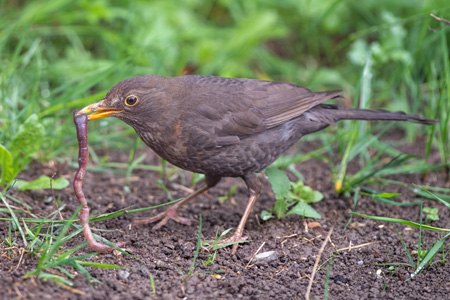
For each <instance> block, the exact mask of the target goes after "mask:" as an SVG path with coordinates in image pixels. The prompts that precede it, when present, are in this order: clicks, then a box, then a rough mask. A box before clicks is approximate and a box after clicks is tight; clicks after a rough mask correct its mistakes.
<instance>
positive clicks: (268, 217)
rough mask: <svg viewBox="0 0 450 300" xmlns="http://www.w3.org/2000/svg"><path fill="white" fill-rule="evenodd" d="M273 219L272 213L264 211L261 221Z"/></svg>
mask: <svg viewBox="0 0 450 300" xmlns="http://www.w3.org/2000/svg"><path fill="white" fill-rule="evenodd" d="M272 218H273V215H272V214H271V213H270V212H268V211H267V210H263V211H262V212H261V219H262V220H263V221H267V220H269V219H272Z"/></svg>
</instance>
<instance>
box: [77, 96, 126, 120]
mask: <svg viewBox="0 0 450 300" xmlns="http://www.w3.org/2000/svg"><path fill="white" fill-rule="evenodd" d="M103 105H104V100H101V101H99V102H96V103H92V104H90V105H88V106H86V107H85V108H83V109H82V110H80V111H78V112H77V115H81V114H88V113H92V114H90V115H88V116H87V118H88V121H91V120H95V119H100V118H106V117H110V116H111V115H113V114H117V113H121V112H123V110H116V109H114V108H106V107H103Z"/></svg>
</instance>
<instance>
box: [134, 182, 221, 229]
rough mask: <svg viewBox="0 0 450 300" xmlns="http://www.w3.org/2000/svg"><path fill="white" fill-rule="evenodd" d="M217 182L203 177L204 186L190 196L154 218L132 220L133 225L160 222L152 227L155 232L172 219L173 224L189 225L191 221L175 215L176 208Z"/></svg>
mask: <svg viewBox="0 0 450 300" xmlns="http://www.w3.org/2000/svg"><path fill="white" fill-rule="evenodd" d="M219 181H220V177H217V176H208V175H206V177H205V184H204V185H203V186H202V187H201V188H199V189H198V190H196V191H194V192H193V193H192V194H190V195H189V196H187V197H186V198H185V199H183V200H181V201H180V202H177V203H175V204H174V205H172V206H170V207H169V208H167V209H166V210H165V211H163V212H162V213H159V214H157V215H156V216H153V217H147V218H135V219H134V220H133V224H134V225H142V224H149V223H153V222H156V221H159V220H160V221H159V222H158V224H156V225H155V226H153V230H157V229H159V228H161V227H162V226H164V225H165V224H166V223H167V221H169V220H170V219H172V220H174V221H175V222H178V223H181V224H185V225H191V220H190V219H188V218H183V217H180V216H179V215H178V214H177V210H178V208H179V207H181V206H182V205H184V204H185V203H187V202H189V201H191V200H192V199H194V198H195V197H197V196H198V195H200V194H202V193H204V192H206V191H207V190H209V189H210V188H212V187H213V186H215V185H216V184H217V183H218V182H219Z"/></svg>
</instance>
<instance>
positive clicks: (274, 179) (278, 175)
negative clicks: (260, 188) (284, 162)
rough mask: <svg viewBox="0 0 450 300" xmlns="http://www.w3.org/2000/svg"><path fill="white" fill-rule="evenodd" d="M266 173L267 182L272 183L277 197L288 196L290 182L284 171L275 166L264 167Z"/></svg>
mask: <svg viewBox="0 0 450 300" xmlns="http://www.w3.org/2000/svg"><path fill="white" fill-rule="evenodd" d="M265 173H266V175H267V177H268V178H269V182H270V184H271V185H272V190H273V191H274V193H275V195H276V198H277V199H282V198H285V197H287V196H288V194H289V190H290V189H291V184H290V181H289V178H288V177H287V175H286V173H284V172H283V171H281V170H280V169H278V168H275V167H269V168H267V169H266V172H265Z"/></svg>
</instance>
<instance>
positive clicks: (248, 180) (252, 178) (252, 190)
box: [219, 174, 261, 255]
mask: <svg viewBox="0 0 450 300" xmlns="http://www.w3.org/2000/svg"><path fill="white" fill-rule="evenodd" d="M242 179H244V181H245V184H246V185H247V188H248V192H249V198H248V203H247V207H246V208H245V211H244V215H243V216H242V218H241V221H240V222H239V225H238V227H237V228H236V231H235V232H234V234H233V235H232V236H230V237H229V238H226V239H224V240H221V241H220V243H219V245H225V244H230V243H236V244H233V248H232V249H231V254H232V255H235V254H236V250H237V248H238V245H239V244H238V243H237V242H240V241H244V240H246V239H247V237H242V233H243V232H244V227H245V223H246V222H247V219H248V216H249V215H250V212H251V211H252V208H253V206H254V205H255V202H256V199H258V197H259V194H260V193H261V182H260V181H259V179H258V177H257V176H256V174H250V175H246V176H243V177H242Z"/></svg>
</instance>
